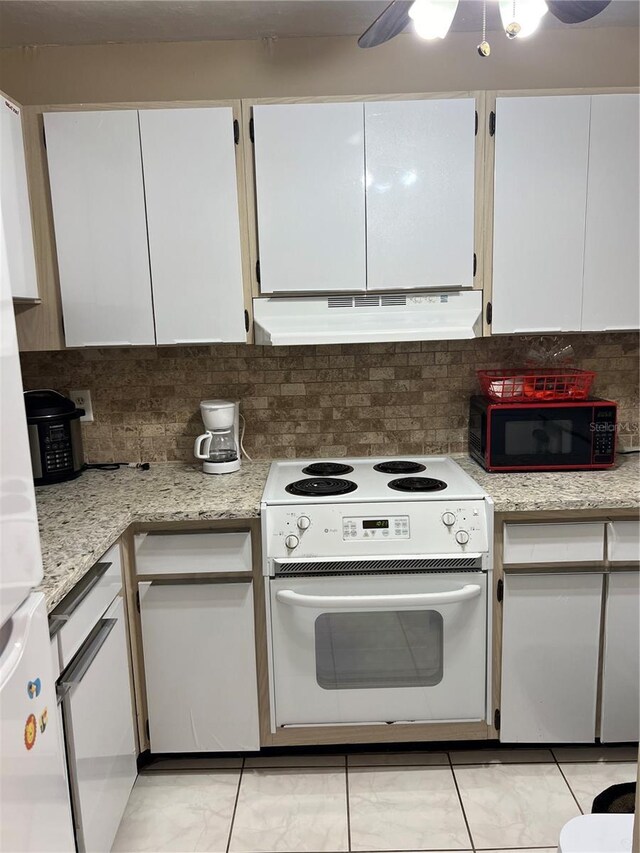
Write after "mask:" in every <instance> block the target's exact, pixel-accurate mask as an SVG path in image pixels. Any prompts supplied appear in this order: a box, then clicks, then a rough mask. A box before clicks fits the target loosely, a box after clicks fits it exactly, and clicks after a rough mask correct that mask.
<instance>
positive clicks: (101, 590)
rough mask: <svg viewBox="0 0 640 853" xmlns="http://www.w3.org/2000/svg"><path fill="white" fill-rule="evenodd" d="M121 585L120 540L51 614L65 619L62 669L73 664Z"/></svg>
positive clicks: (61, 632)
mask: <svg viewBox="0 0 640 853" xmlns="http://www.w3.org/2000/svg"><path fill="white" fill-rule="evenodd" d="M105 566H107V568H104V567H105ZM121 587H122V566H121V562H120V545H119V544H118V543H116V544H115V545H113V546H112V547H111V548H109V550H108V551H107V552H106V554H104V555H103V556H102V557H101V558H100V560H99V561H98V562H97V563H96V564H95V566H93V567H92V568H91V569H89V571H88V572H87V574H86V575H85V577H84V578H82V580H81V581H79V582H78V584H76V587H75V588H74V589H73V590H72V591H71V592H70V593H69V595H67V596H66V597H65V598H64V599H63V600H62V601H61V602H60V604H59V605H58V606H57V607H56V608H55V610H54V611H53V613H52V614H51V617H50V618H52V619H54V618H55V617H61V618H62V619H63V620H64V624H63V625H62V628H60V630H59V631H58V634H57V640H58V649H59V654H60V668H61V669H64V668H65V667H66V666H67V665H68V664H69V662H70V661H71V659H72V658H73V656H74V655H75V653H76V652H77V651H78V649H79V648H80V646H81V645H82V643H83V642H84V641H85V639H86V638H87V636H88V635H89V633H90V631H91V630H92V629H93V627H94V625H95V624H96V622H97V621H98V619H100V617H101V616H102V615H103V613H104V612H105V610H106V609H107V607H109V605H110V604H111V602H112V601H113V599H114V598H115V597H116V595H117V594H118V593H119V592H120V589H121Z"/></svg>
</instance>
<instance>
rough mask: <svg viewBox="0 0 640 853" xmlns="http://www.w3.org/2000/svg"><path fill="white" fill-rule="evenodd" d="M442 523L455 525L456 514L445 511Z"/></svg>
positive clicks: (448, 525) (450, 525)
mask: <svg viewBox="0 0 640 853" xmlns="http://www.w3.org/2000/svg"><path fill="white" fill-rule="evenodd" d="M442 523H443V524H446V526H447V527H453V525H454V524H455V523H456V517H455V515H454V514H453V513H452V512H443V513H442Z"/></svg>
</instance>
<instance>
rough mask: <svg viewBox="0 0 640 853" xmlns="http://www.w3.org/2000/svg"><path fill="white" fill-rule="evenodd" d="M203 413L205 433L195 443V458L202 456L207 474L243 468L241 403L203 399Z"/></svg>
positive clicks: (201, 408)
mask: <svg viewBox="0 0 640 853" xmlns="http://www.w3.org/2000/svg"><path fill="white" fill-rule="evenodd" d="M200 414H201V415H202V421H203V423H204V426H205V429H206V432H205V433H203V434H202V435H199V436H198V437H197V438H196V440H195V444H194V446H193V453H194V455H195V457H196V459H202V460H203V463H202V470H203V471H204V472H205V474H230V473H232V472H233V471H238V470H240V424H239V420H240V416H239V415H240V413H239V404H238V403H232V402H229V401H228V400H203V401H202V402H201V403H200Z"/></svg>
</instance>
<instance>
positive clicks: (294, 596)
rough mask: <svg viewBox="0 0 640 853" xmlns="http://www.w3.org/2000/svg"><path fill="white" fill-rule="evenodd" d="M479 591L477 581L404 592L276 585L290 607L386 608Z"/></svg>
mask: <svg viewBox="0 0 640 853" xmlns="http://www.w3.org/2000/svg"><path fill="white" fill-rule="evenodd" d="M481 592H482V587H481V586H480V585H479V584H477V583H469V584H466V585H465V586H463V587H462V589H452V590H450V591H448V592H418V593H408V594H406V595H303V594H301V593H299V592H294V591H293V590H292V589H279V590H278V591H277V592H276V598H277V600H278V601H280V602H282V604H290V605H292V606H293V607H313V608H315V609H316V610H323V609H328V608H330V609H333V610H371V609H372V608H373V609H375V610H383V609H384V610H388V609H390V608H393V607H424V606H426V605H429V604H457V603H458V602H459V601H468V600H469V599H470V598H476V597H477V596H478V595H480V593H481Z"/></svg>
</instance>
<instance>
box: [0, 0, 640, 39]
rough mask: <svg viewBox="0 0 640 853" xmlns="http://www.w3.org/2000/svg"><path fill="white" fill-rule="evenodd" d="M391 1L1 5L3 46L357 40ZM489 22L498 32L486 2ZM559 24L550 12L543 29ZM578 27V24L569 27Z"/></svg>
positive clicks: (462, 27)
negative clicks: (320, 38) (314, 38)
mask: <svg viewBox="0 0 640 853" xmlns="http://www.w3.org/2000/svg"><path fill="white" fill-rule="evenodd" d="M387 5H388V0H0V47H14V46H19V45H42V44H66V45H79V44H103V43H107V42H147V41H213V40H216V39H224V40H228V39H259V38H265V37H274V36H275V37H277V38H296V37H304V36H347V35H353V36H356V35H359V34H360V33H361V32H363V30H365V29H366V28H367V26H368V25H369V24H370V23H371V22H372V21H373V19H374V18H375V17H376V16H377V15H378V14H379V13H380V12H381V11H382V10H383V9H384V8H385V6H387ZM639 5H640V3H639V2H638V0H613V2H612V3H611V5H610V6H609V7H608V8H607V9H605V10H604V12H602V13H601V14H600V15H598V16H597V17H595V18H592V19H591V20H590V21H587V22H585V23H584V24H579V25H577V26H584V27H620V26H622V27H628V26H631V27H637V26H638V24H639V15H638V9H639ZM481 20H482V3H481V2H479V0H460V5H459V7H458V11H457V13H456V17H455V20H454V23H453V27H452V29H453V30H454V31H455V30H458V31H479V29H480V26H481ZM487 25H488V28H489V29H494V30H495V29H498V28H499V27H500V19H499V14H498V10H497V4H496V3H495V2H493V0H489V4H488V14H487ZM562 26H565V25H563V24H560V23H559V22H558V21H557V20H556V19H555V18H554V17H553V16H552V15H550V14H548V15H546V16H545V18H544V20H543V27H545V28H554V29H555V28H556V27H562ZM574 26H575V25H574Z"/></svg>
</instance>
